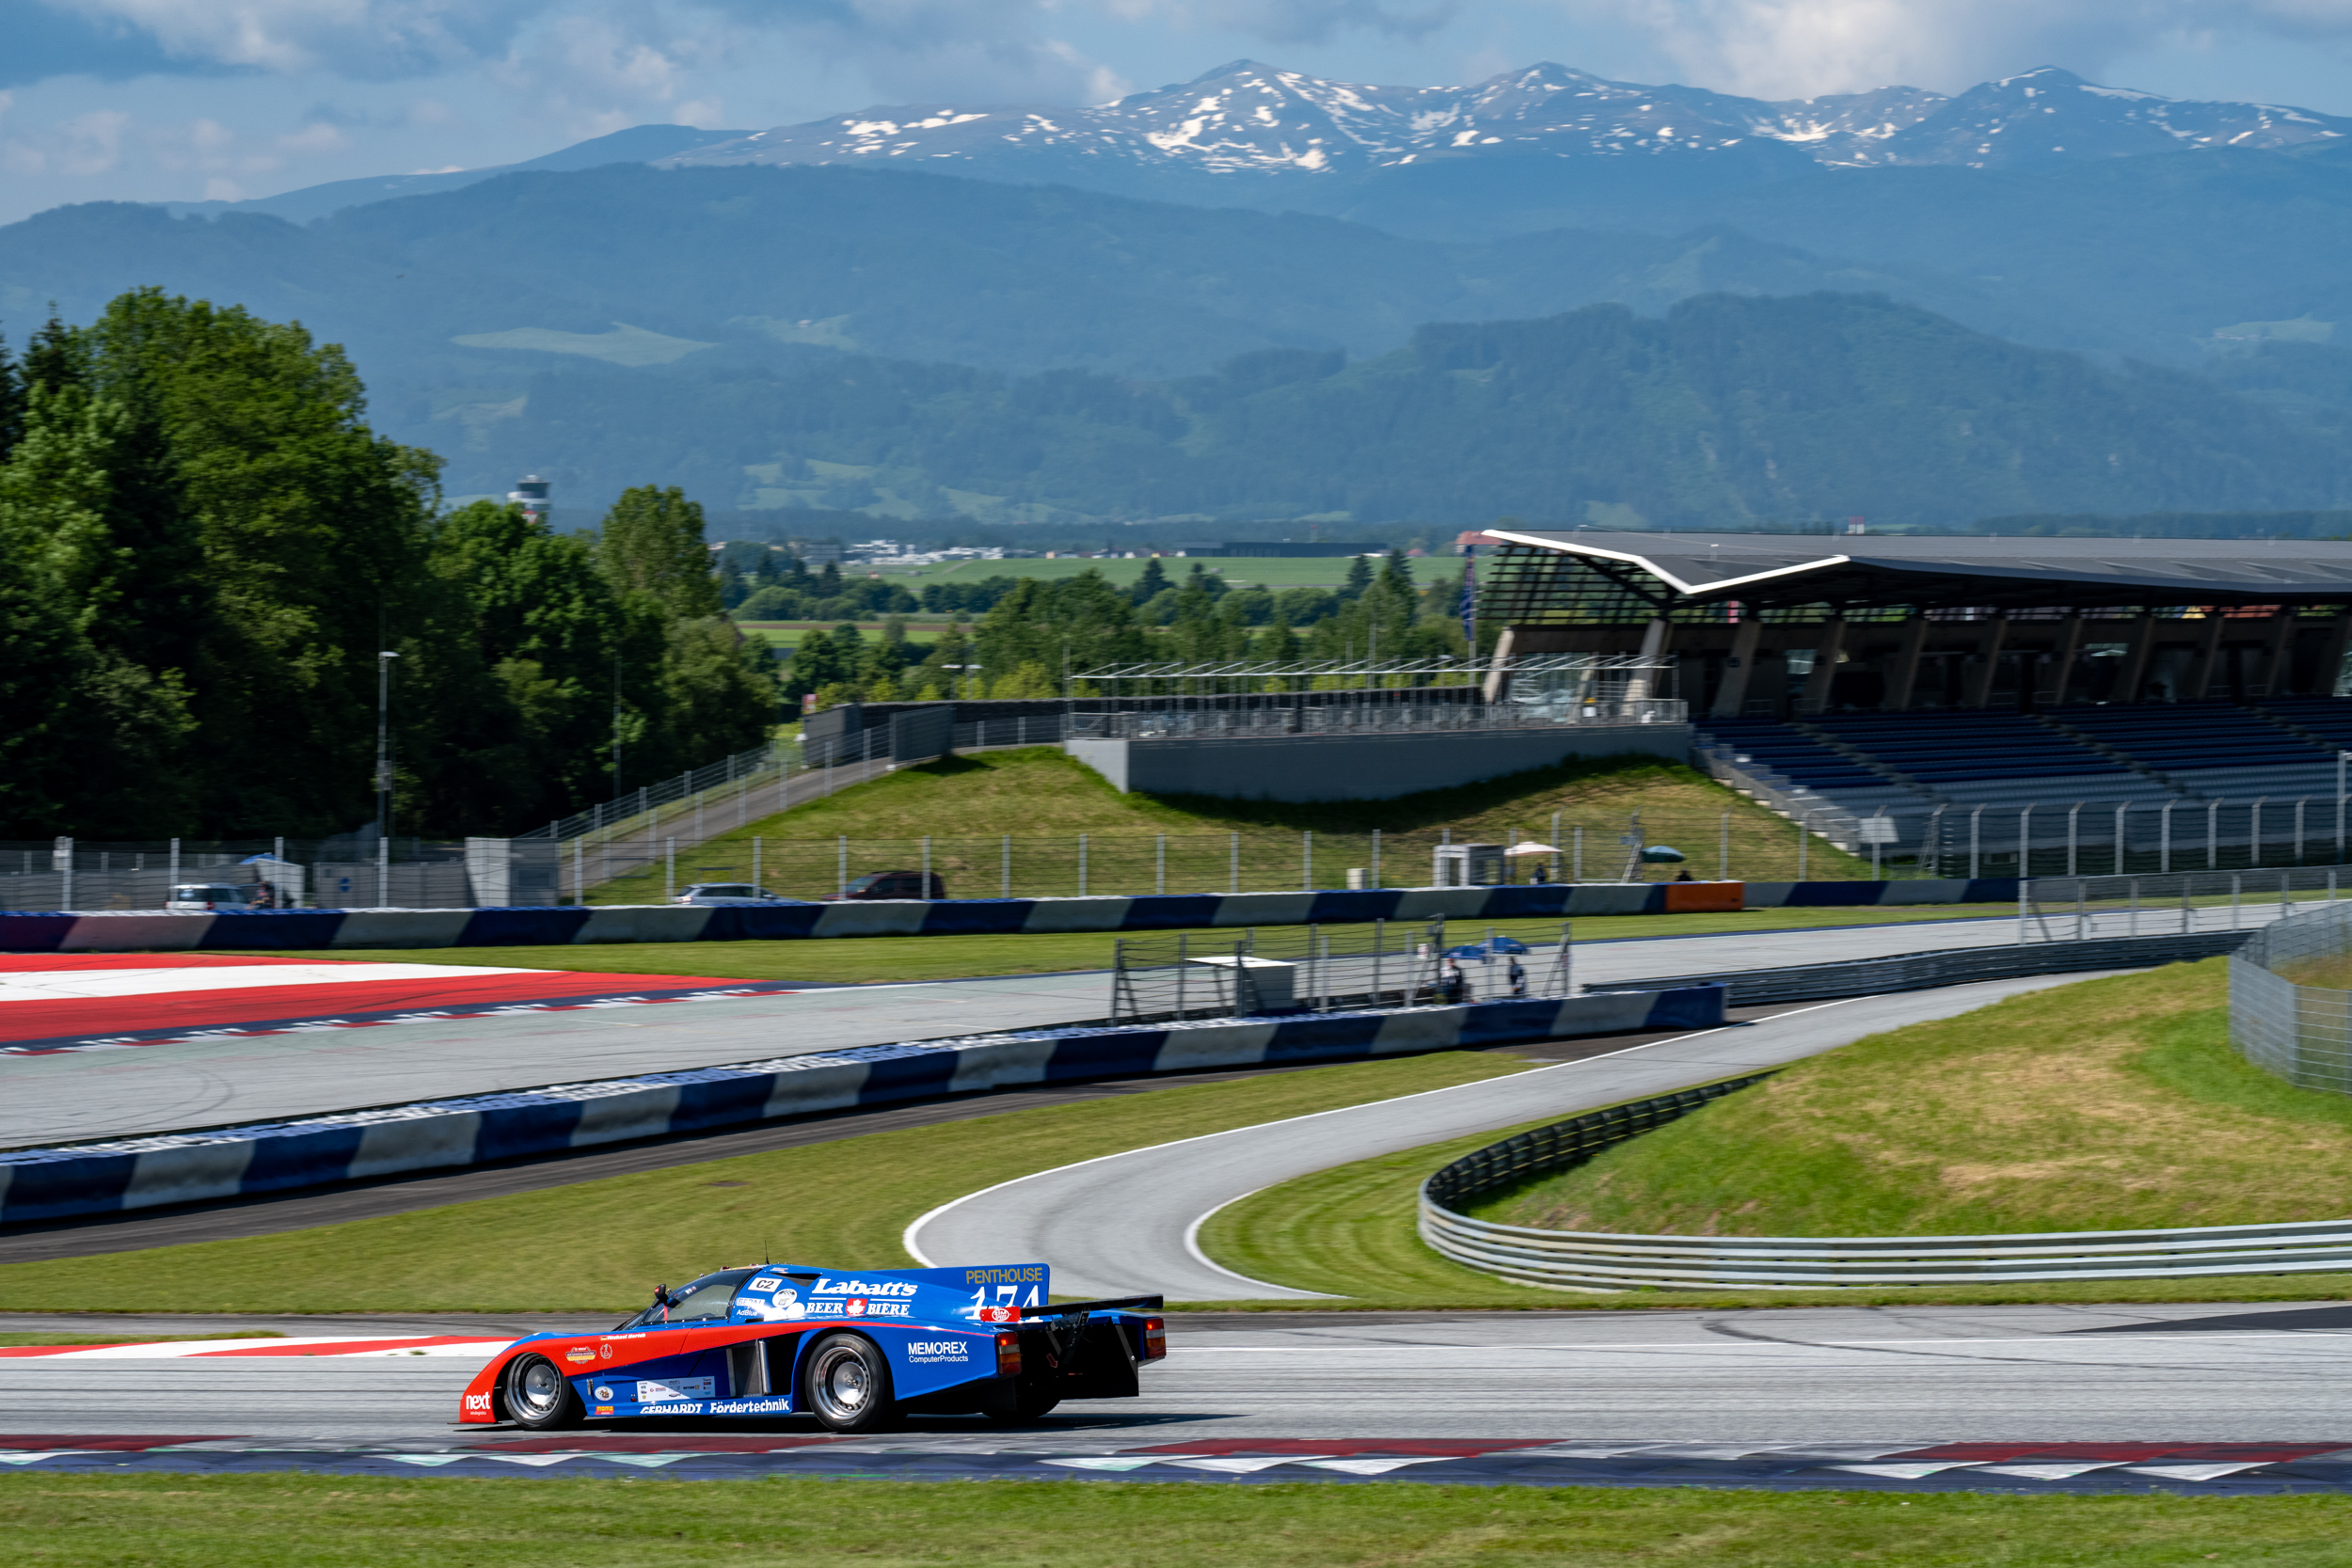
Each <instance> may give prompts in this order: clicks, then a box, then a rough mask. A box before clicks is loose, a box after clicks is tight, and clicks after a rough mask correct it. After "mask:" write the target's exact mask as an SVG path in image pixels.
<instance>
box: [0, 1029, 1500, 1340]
mask: <svg viewBox="0 0 2352 1568" xmlns="http://www.w3.org/2000/svg"><path fill="white" fill-rule="evenodd" d="M1528 1065H1529V1064H1527V1063H1526V1062H1523V1061H1520V1060H1518V1059H1517V1058H1513V1057H1504V1056H1489V1055H1483V1054H1480V1053H1438V1054H1433V1055H1427V1056H1411V1057H1405V1058H1401V1059H1398V1060H1392V1061H1380V1062H1353V1063H1347V1064H1343V1065H1340V1066H1334V1067H1326V1068H1312V1069H1302V1070H1300V1071H1296V1072H1287V1073H1277V1074H1271V1075H1264V1076H1258V1077H1251V1078H1244V1079H1237V1080H1232V1081H1230V1082H1226V1083H1218V1084H1189V1085H1184V1084H1179V1085H1171V1086H1169V1087H1167V1088H1157V1089H1153V1090H1152V1091H1151V1092H1150V1093H1147V1094H1139V1095H1136V1096H1134V1097H1132V1098H1122V1099H1115V1100H1097V1101H1082V1102H1079V1103H1076V1104H1071V1105H1057V1106H1046V1107H1040V1108H1037V1109H1034V1110H1025V1111H1010V1112H1007V1113H1006V1114H1004V1115H1002V1116H994V1117H976V1118H974V1119H972V1120H969V1121H958V1122H948V1123H944V1124H941V1125H938V1126H932V1127H917V1128H907V1129H902V1130H900V1131H897V1132H877V1133H869V1134H867V1135H866V1136H863V1137H857V1138H848V1139H844V1140H842V1141H840V1142H838V1143H830V1144H820V1145H816V1146H813V1147H810V1148H795V1149H783V1150H777V1151H774V1152H771V1153H765V1154H751V1155H742V1156H739V1157H737V1158H734V1159H727V1160H714V1161H710V1162H708V1163H707V1164H695V1165H685V1166H678V1167H675V1168H671V1169H667V1170H659V1171H646V1172H642V1173H639V1174H636V1175H630V1176H621V1177H610V1178H606V1179H604V1180H596V1181H582V1182H579V1183H577V1184H575V1185H571V1186H566V1187H557V1188H551V1189H548V1190H546V1191H541V1192H533V1193H519V1194H514V1195H511V1196H503V1197H495V1198H485V1199H482V1200H480V1201H477V1202H471V1203H461V1204H453V1205H449V1206H447V1207H444V1208H439V1209H428V1210H421V1211H419V1212H414V1213H407V1214H396V1215H387V1216H384V1217H381V1218H375V1219H366V1220H358V1221H353V1222H350V1223H346V1224H342V1225H329V1226H320V1227H316V1228H313V1229H309V1230H298V1231H290V1232H286V1233H284V1234H280V1235H274V1236H256V1237H246V1238H240V1239H238V1240H234V1241H222V1242H204V1243H194V1244H190V1245H184V1246H171V1247H154V1248H147V1249H143V1250H140V1251H135V1252H120V1253H110V1254H106V1255H103V1256H100V1257H94V1258H73V1259H56V1260H54V1261H43V1262H37V1263H13V1264H9V1265H7V1266H6V1267H0V1310H10V1311H57V1310H63V1311H106V1310H109V1309H115V1308H118V1307H119V1304H121V1303H123V1302H135V1303H137V1310H139V1311H141V1312H258V1311H273V1312H383V1311H400V1312H420V1311H422V1312H430V1311H610V1312H613V1313H615V1314H618V1313H620V1312H622V1311H625V1310H628V1309H629V1308H632V1307H636V1306H638V1305H640V1304H641V1303H642V1301H643V1299H644V1296H645V1294H646V1292H647V1291H648V1290H649V1289H650V1288H651V1286H652V1285H653V1283H654V1281H656V1280H666V1281H675V1280H678V1279H681V1278H685V1277H690V1276H691V1275H696V1274H700V1273H702V1272H704V1271H706V1270H708V1269H714V1268H719V1267H723V1266H724V1265H726V1264H728V1263H731V1262H739V1261H744V1260H748V1259H753V1258H757V1257H761V1256H771V1257H775V1258H779V1259H801V1260H803V1261H808V1262H816V1263H822V1264H825V1265H827V1266H830V1267H834V1268H890V1267H904V1266H906V1265H907V1264H908V1263H909V1262H910V1261H911V1259H909V1258H908V1257H907V1254H906V1252H905V1250H904V1249H903V1248H902V1247H901V1246H900V1244H899V1236H900V1233H901V1232H902V1231H903V1230H904V1229H905V1227H906V1226H907V1225H908V1224H909V1223H910V1222H912V1221H913V1220H914V1219H915V1218H916V1217H917V1216H918V1215H921V1214H923V1213H925V1212H928V1211H930V1210H931V1209H933V1208H936V1207H937V1206H939V1205H940V1204H942V1203H946V1202H948V1201H949V1200H951V1199H953V1198H957V1197H961V1196H963V1195H964V1194H966V1193H971V1192H977V1191H978V1190H979V1189H980V1188H982V1187H986V1186H990V1185H992V1184H993V1183H995V1182H998V1181H1004V1180H1010V1179H1012V1178H1014V1177H1017V1176H1024V1175H1026V1174H1029V1173H1031V1172H1033V1171H1039V1170H1046V1169H1050V1168H1052V1167H1053V1166H1056V1165H1060V1164H1069V1163H1071V1162H1073V1161H1078V1160H1087V1159H1092V1158H1093V1157H1095V1156H1097V1155H1102V1154H1114V1153H1118V1152H1120V1151H1121V1150H1124V1149H1129V1148H1142V1147H1144V1146H1146V1145H1149V1144H1156V1143H1165V1142H1168V1141H1170V1140H1172V1139H1177V1138H1188V1137H1193V1136H1196V1135H1198V1134H1200V1133H1203V1132H1221V1131H1224V1130H1226V1129H1228V1128H1233V1127H1246V1126H1249V1125H1252V1124H1254V1123H1257V1122H1263V1121H1274V1120H1278V1119H1280V1118H1282V1117H1294V1116H1303V1115H1306V1114H1307V1113H1309V1112H1313V1111H1324V1110H1331V1109H1335V1108H1337V1107H1339V1106H1343V1105H1358V1104H1362V1103H1364V1102H1366V1101H1375V1100H1386V1099H1389V1098H1391V1097H1393V1096H1396V1095H1406V1094H1418V1093H1421V1092H1422V1091H1423V1090H1426V1089H1435V1088H1443V1087H1446V1086H1448V1085H1454V1084H1466V1083H1474V1082H1477V1081H1479V1080H1482V1079H1486V1078H1494V1077H1499V1076H1502V1075H1503V1074H1505V1073H1511V1072H1518V1071H1522V1070H1524V1069H1526V1068H1527V1067H1528ZM1016 1260H1017V1259H1002V1261H1016Z"/></svg>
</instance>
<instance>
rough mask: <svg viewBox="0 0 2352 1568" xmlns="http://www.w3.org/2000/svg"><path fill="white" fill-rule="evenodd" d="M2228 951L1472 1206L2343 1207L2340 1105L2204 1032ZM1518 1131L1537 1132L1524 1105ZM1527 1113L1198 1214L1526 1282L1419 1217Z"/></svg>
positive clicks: (1315, 1260)
mask: <svg viewBox="0 0 2352 1568" xmlns="http://www.w3.org/2000/svg"><path fill="white" fill-rule="evenodd" d="M2221 963H2222V960H2220V959H2209V960H2207V961H2206V962H2204V963H2201V964H2194V965H2187V964H2183V965H2174V966H2171V967H2169V968H2167V969H2163V970H2159V971H2155V972H2153V973H2152V974H2134V975H2125V976H2121V977H2118V978H2115V979H2110V980H2098V981H2086V982H2083V983H2081V984H2079V985H2074V986H2066V987H2060V988H2058V989H2055V990H2047V991H2040V992H2035V993H2033V994H2030V995H2027V996H2022V997H2016V998H2012V999H2010V1001H2007V1002H2002V1003H1998V1004H1996V1005H1994V1006H1991V1007H1987V1008H1982V1009H1979V1010H1978V1011H1976V1012H1973V1013H1968V1014H1965V1015H1963V1016H1962V1017H1960V1018H1957V1019H1951V1020H1947V1021H1943V1022H1933V1023H1921V1024H1915V1025H1913V1026H1911V1027H1909V1028H1906V1029H1899V1030H1895V1031H1891V1032H1889V1033H1887V1034H1884V1035H1880V1036H1877V1037H1873V1038H1870V1039H1867V1040H1862V1041H1858V1042H1856V1043H1855V1044H1852V1045H1850V1046H1845V1047H1843V1048H1841V1049H1839V1050H1837V1051H1835V1052H1831V1053H1827V1054H1825V1055H1821V1056H1817V1057H1814V1058H1811V1059H1810V1060H1807V1061H1804V1062H1801V1063H1798V1064H1797V1065H1796V1066H1794V1067H1792V1068H1789V1069H1787V1070H1786V1071H1784V1072H1782V1073H1781V1074H1780V1075H1779V1076H1778V1077H1776V1078H1774V1079H1772V1080H1771V1081H1769V1082H1767V1083H1765V1084H1762V1085H1757V1086H1756V1087H1755V1088H1752V1089H1745V1090H1742V1091H1740V1093H1739V1094H1736V1095H1732V1096H1729V1097H1727V1098H1726V1099H1724V1100H1722V1101H1717V1102H1716V1103H1715V1104H1713V1105H1710V1106H1708V1107H1707V1108H1706V1109H1704V1110H1702V1111H1698V1112H1694V1113H1692V1115H1691V1116H1689V1117H1684V1118H1683V1119H1682V1120H1680V1121H1677V1122H1675V1123H1673V1124H1671V1125H1669V1126H1667V1127H1664V1128H1661V1129H1660V1130H1659V1131H1657V1132H1651V1133H1647V1134H1645V1135H1644V1136H1643V1137H1641V1138H1638V1139H1635V1140H1633V1141H1632V1142H1630V1143H1628V1144H1624V1145H1621V1146H1619V1147H1618V1148H1615V1149H1613V1150H1611V1151H1609V1152H1608V1153H1605V1154H1603V1155H1601V1156H1600V1157H1599V1158H1598V1159H1597V1160H1595V1161H1594V1162H1592V1163H1591V1164H1588V1165H1585V1166H1582V1167H1581V1168H1579V1169H1576V1170H1572V1171H1568V1172H1565V1173H1563V1174H1561V1175H1558V1176H1553V1177H1549V1178H1544V1179H1541V1180H1536V1181H1534V1182H1530V1183H1528V1184H1526V1185H1525V1186H1523V1187H1520V1188H1518V1189H1517V1190H1514V1191H1506V1192H1504V1193H1502V1194H1498V1195H1495V1196H1492V1197H1490V1198H1489V1199H1487V1200H1486V1201H1484V1202H1481V1203H1479V1204H1477V1205H1475V1206H1474V1207H1473V1210H1472V1212H1474V1213H1476V1214H1478V1215H1479V1216H1480V1217H1482V1218H1486V1219H1491V1220H1497V1221H1501V1222H1502V1223H1506V1224H1515V1225H1530V1226H1538V1227H1557V1228H1563V1229H1568V1228H1574V1229H1587V1230H1604V1231H1618V1232H1630V1233H1653V1234H1655V1233H1674V1234H1693V1233H1709V1232H1721V1233H1728V1234H1747V1235H1783V1236H1804V1235H1814V1236H1841V1235H1842V1236H1862V1235H1904V1234H1933V1233H1947V1234H1948V1233H1962V1234H1966V1233H1974V1232H1980V1231H1981V1232H1992V1231H2001V1230H2026V1229H2067V1228H2082V1229H2109V1228H2129V1227H2143V1226H2146V1227H2161V1226H2170V1225H2222V1224H2233V1223H2255V1222H2259V1221H2263V1220H2281V1221H2284V1220H2295V1219H2320V1218H2335V1217H2337V1216H2339V1215H2341V1214H2342V1213H2343V1212H2344V1189H2345V1182H2346V1174H2347V1172H2348V1171H2352V1101H2344V1100H2343V1099H2342V1098H2341V1097H2335V1096H2328V1095H2323V1094H2319V1093H2316V1092H2315V1091H2311V1090H2304V1089H2296V1088H2293V1087H2291V1086H2290V1085H2285V1084H2282V1083H2280V1082H2278V1081H2277V1080H2275V1079H2272V1078H2269V1077H2268V1076H2267V1075H2265V1074H2263V1073H2260V1072H2258V1071H2256V1070H2255V1069H2251V1068H2249V1067H2247V1066H2246V1065H2245V1064H2244V1063H2242V1062H2240V1061H2238V1060H2237V1058H2236V1057H2235V1056H2234V1055H2233V1054H2231V1053H2229V1051H2228V1048H2227V1045H2226V1043H2224V1042H2223V1041H2222V1040H2221V1038H2220V1037H2219V1035H2218V1033H2217V1030H2218V1026H2219V1022H2220V1020H2219V1018H2218V1016H2217V1009H2216V1002H2217V992H2218V990H2219V987H2220V985H2221V983H2222V978H2223V972H2222V970H2221V969H2220V965H2221ZM1526 1125H1527V1126H1528V1127H1534V1126H1539V1125H1542V1124H1541V1123H1538V1122H1530V1123H1528V1124H1526ZM1522 1130H1523V1129H1521V1128H1498V1129H1496V1130H1495V1131H1494V1132H1485V1133H1480V1134H1477V1135H1475V1136H1471V1137H1468V1138H1462V1139H1457V1140H1455V1141H1454V1142H1451V1143H1446V1144H1438V1145H1432V1146H1429V1147H1427V1148H1418V1149H1412V1150H1407V1151H1406V1152H1403V1153H1399V1154H1394V1155H1388V1156H1384V1157H1382V1158H1379V1159H1375V1160H1366V1161H1360V1162H1359V1163H1357V1164H1348V1165H1341V1166H1337V1167H1334V1168H1333V1169H1330V1170H1325V1171H1318V1172H1316V1173H1315V1174H1313V1175H1311V1176H1307V1177H1302V1178H1300V1179H1299V1180H1295V1181H1289V1182H1285V1183H1283V1184H1281V1185H1279V1186H1275V1187H1269V1188H1267V1189H1266V1190H1265V1191H1263V1192H1261V1193H1256V1194H1253V1195H1251V1196H1249V1197H1247V1198H1245V1199H1243V1200H1241V1201H1240V1202H1238V1203H1235V1204H1232V1205H1231V1206H1230V1207H1228V1208H1226V1209H1223V1210H1220V1211H1219V1212H1217V1213H1216V1215H1215V1216H1214V1217H1213V1218H1212V1219H1211V1220H1210V1221H1209V1223H1208V1224H1207V1225H1205V1226H1203V1227H1201V1232H1200V1244H1201V1246H1202V1248H1203V1250H1205V1251H1206V1252H1207V1253H1208V1254H1209V1255H1210V1256H1211V1257H1213V1258H1215V1259H1217V1261H1219V1262H1220V1263H1222V1264H1224V1265H1225V1266H1226V1267H1228V1268H1231V1269H1235V1270H1238V1271H1239V1272H1241V1273H1243V1274H1246V1275H1250V1276H1252V1277H1253V1278H1258V1279H1264V1280H1268V1281H1270V1282H1272V1283H1275V1284H1280V1285H1289V1286H1292V1287H1294V1288H1295V1289H1299V1290H1309V1291H1339V1292H1343V1293H1349V1294H1359V1296H1360V1292H1361V1291H1362V1285H1361V1282H1362V1281H1365V1280H1378V1281H1380V1282H1381V1292H1380V1294H1379V1296H1378V1298H1377V1299H1376V1300H1375V1299H1373V1298H1368V1297H1366V1298H1362V1299H1364V1300H1365V1301H1366V1304H1367V1305H1387V1306H1391V1307H1439V1306H1457V1305H1458V1306H1480V1305H1489V1306H1515V1305H1521V1304H1523V1303H1524V1302H1525V1301H1526V1300H1527V1299H1528V1298H1529V1297H1530V1296H1531V1295H1538V1294H1540V1295H1542V1296H1544V1297H1545V1298H1546V1299H1548V1300H1549V1301H1551V1302H1554V1303H1557V1302H1559V1301H1561V1300H1562V1299H1563V1297H1562V1295H1561V1294H1560V1293H1558V1292H1535V1291H1522V1290H1520V1289H1519V1288H1518V1287H1514V1286H1510V1285H1506V1284H1504V1283H1503V1282H1502V1281H1500V1280H1495V1279H1491V1278H1489V1277H1487V1276H1486V1275H1481V1274H1478V1273H1476V1272H1474V1271H1471V1270H1468V1269H1464V1268H1461V1267H1459V1266H1457V1265H1455V1264H1453V1263H1450V1262H1448V1261H1446V1260H1445V1259H1442V1258H1439V1257H1438V1255H1437V1254H1435V1253H1433V1252H1431V1251H1430V1250H1429V1249H1428V1248H1426V1247H1424V1246H1423V1245H1422V1243H1421V1240H1420V1238H1419V1237H1418V1236H1417V1235H1416V1234H1415V1233H1414V1196H1415V1194H1416V1192H1417V1191H1418V1190H1419V1188H1420V1186H1421V1183H1422V1181H1423V1180H1426V1179H1427V1178H1428V1177H1429V1176H1431V1175H1433V1174H1434V1173H1435V1172H1436V1171H1438V1169H1439V1168H1440V1167H1441V1166H1443V1165H1445V1164H1449V1163H1451V1162H1452V1161H1454V1160H1455V1159H1458V1158H1460V1157H1461V1156H1462V1155H1465V1154H1468V1153H1470V1151H1471V1150H1472V1149H1475V1148H1481V1147H1483V1146H1485V1145H1486V1144H1489V1143H1493V1142H1496V1141H1498V1140H1500V1139H1502V1138H1503V1137H1506V1136H1508V1135H1509V1134H1510V1133H1511V1132H1518V1131H1522ZM2346 1294H2352V1275H2325V1276H2313V1275H2270V1276H2265V1277H2260V1278H2234V1277H2233V1278H2228V1279H2208V1280H2194V1279H2191V1280H2096V1281H2085V1282H2082V1283H2079V1284H2076V1283H2056V1284H2019V1285H1984V1286H1966V1287H1937V1288H1933V1289H1926V1288H1896V1289H1886V1290H1859V1289H1858V1290H1848V1291H1754V1292H1741V1291H1622V1292H1616V1293H1613V1294H1593V1295H1585V1294H1581V1293H1579V1294H1577V1295H1574V1296H1571V1297H1568V1298H1566V1299H1570V1300H1573V1301H1575V1302H1576V1303H1577V1304H1578V1305H1580V1306H1594V1307H1645V1306H1647V1307H1660V1306H1676V1307H1755V1306H1764V1305H1784V1306H1804V1305H1807V1304H1820V1303H1827V1302H1833V1301H1835V1302H1859V1303H1931V1302H1944V1303H1956V1304H1980V1303H1994V1302H2024V1301H2074V1302H2093V1301H2106V1302H2125V1301H2143V1302H2145V1301H2216V1300H2231V1301H2280V1300H2326V1299H2331V1298H2336V1297H2341V1296H2344V1295H2346Z"/></svg>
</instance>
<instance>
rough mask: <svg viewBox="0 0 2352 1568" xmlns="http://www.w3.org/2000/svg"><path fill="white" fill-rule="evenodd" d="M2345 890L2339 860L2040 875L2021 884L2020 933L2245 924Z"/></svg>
mask: <svg viewBox="0 0 2352 1568" xmlns="http://www.w3.org/2000/svg"><path fill="white" fill-rule="evenodd" d="M2348 893H2352V871H2346V870H2345V869H2344V867H2341V866H2310V867H2297V866H2264V867H2258V868H2253V869H2249V870H2245V871H2187V872H2176V873H2174V874H2172V875H2170V876H2164V875H2160V874H2158V875H2149V876H2141V877H2129V876H2126V877H2038V878H2035V879H2033V880H2032V881H2029V882H2026V884H2024V885H2023V886H2022V887H2021V888H2019V890H2018V895H2017V940H2018V941H2019V942H2025V943H2038V942H2097V941H2104V940H2106V939H2109V938H2114V937H2157V936H2173V935H2191V934H2197V933H2203V932H2213V931H2241V930H2250V929H2253V928H2256V927H2263V926H2267V925H2270V924H2272V923H2273V922H2276V921H2279V920H2282V919H2285V918H2287V917H2289V916H2292V915H2295V914H2296V913H2297V912H2298V911H2307V910H2308V909H2310V908H2311V907H2312V906H2313V905H2317V906H2319V907H2321V908H2323V909H2324V908H2326V907H2327V906H2328V905H2332V904H2335V903H2336V902H2337V900H2338V898H2339V897H2340V896H2341V895H2344V894H2348ZM2344 907H2345V908H2347V909H2352V904H2346V905H2345V906H2344Z"/></svg>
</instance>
